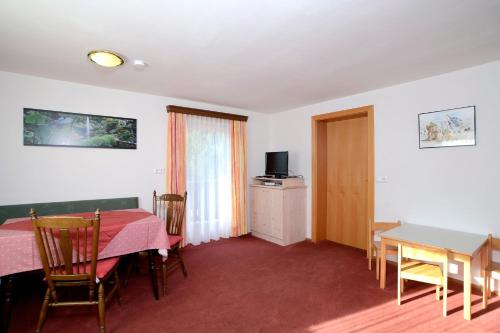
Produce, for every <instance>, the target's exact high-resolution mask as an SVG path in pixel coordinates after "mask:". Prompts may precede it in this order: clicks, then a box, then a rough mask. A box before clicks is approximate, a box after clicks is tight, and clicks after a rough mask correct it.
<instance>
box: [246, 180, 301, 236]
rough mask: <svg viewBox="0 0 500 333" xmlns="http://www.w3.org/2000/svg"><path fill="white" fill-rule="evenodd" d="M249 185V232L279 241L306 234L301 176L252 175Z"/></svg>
mask: <svg viewBox="0 0 500 333" xmlns="http://www.w3.org/2000/svg"><path fill="white" fill-rule="evenodd" d="M264 182H273V183H274V184H275V185H272V186H269V185H263V183H264ZM250 189H251V202H250V209H251V213H250V218H251V229H252V235H254V236H256V237H259V238H262V239H265V240H267V241H270V242H273V243H276V244H279V245H288V244H292V243H296V242H300V241H303V240H304V239H305V238H306V186H305V185H304V182H303V180H302V179H296V178H294V179H266V178H254V180H253V181H252V184H251V185H250Z"/></svg>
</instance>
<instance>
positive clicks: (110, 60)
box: [87, 50, 125, 67]
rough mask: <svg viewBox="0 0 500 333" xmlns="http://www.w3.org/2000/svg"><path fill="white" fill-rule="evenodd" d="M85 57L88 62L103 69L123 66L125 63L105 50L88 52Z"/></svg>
mask: <svg viewBox="0 0 500 333" xmlns="http://www.w3.org/2000/svg"><path fill="white" fill-rule="evenodd" d="M87 57H88V58H89V59H90V61H92V62H95V63H96V64H98V65H99V66H103V67H118V66H121V65H123V63H124V62H125V61H124V60H123V58H122V57H120V56H119V55H118V54H116V53H114V52H111V51H106V50H95V51H90V52H89V53H88V54H87Z"/></svg>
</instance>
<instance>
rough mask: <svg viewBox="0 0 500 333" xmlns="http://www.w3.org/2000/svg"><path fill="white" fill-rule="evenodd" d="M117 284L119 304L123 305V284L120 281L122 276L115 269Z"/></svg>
mask: <svg viewBox="0 0 500 333" xmlns="http://www.w3.org/2000/svg"><path fill="white" fill-rule="evenodd" d="M115 285H116V293H117V294H118V295H117V301H118V305H119V306H122V286H121V283H120V276H119V275H118V270H116V269H115Z"/></svg>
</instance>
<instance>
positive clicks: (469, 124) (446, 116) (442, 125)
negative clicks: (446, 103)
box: [418, 106, 476, 149]
mask: <svg viewBox="0 0 500 333" xmlns="http://www.w3.org/2000/svg"><path fill="white" fill-rule="evenodd" d="M418 131H419V148H420V149H422V148H440V147H456V146H474V145H475V144H476V107H475V106H465V107H461V108H456V109H449V110H442V111H434V112H427V113H420V114H419V115H418Z"/></svg>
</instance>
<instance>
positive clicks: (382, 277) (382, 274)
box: [380, 238, 387, 289]
mask: <svg viewBox="0 0 500 333" xmlns="http://www.w3.org/2000/svg"><path fill="white" fill-rule="evenodd" d="M386 247H387V246H386V244H385V240H384V238H382V241H381V242H380V288H382V289H384V288H385V275H386V262H385V257H386Z"/></svg>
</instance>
